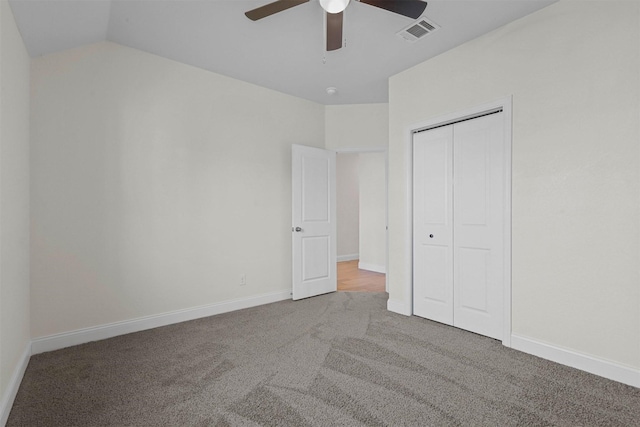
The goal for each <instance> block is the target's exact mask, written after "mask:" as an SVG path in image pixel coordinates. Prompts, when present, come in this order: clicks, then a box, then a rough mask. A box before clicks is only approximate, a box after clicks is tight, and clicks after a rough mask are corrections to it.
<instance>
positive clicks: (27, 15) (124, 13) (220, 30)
mask: <svg viewBox="0 0 640 427" xmlns="http://www.w3.org/2000/svg"><path fill="white" fill-rule="evenodd" d="M9 1H10V4H11V7H12V9H13V13H14V15H15V18H16V21H17V23H18V27H19V29H20V32H21V34H22V37H23V39H24V41H25V44H26V46H27V49H28V51H29V54H30V55H31V56H32V57H36V56H40V55H46V54H49V53H53V52H58V51H61V50H64V49H69V48H73V47H77V46H81V45H85V44H90V43H95V42H99V41H104V40H108V41H112V42H116V43H119V44H122V45H125V46H130V47H133V48H136V49H140V50H143V51H146V52H150V53H154V54H157V55H160V56H163V57H166V58H170V59H173V60H175V61H179V62H183V63H185V64H190V65H193V66H196V67H200V68H204V69H207V70H211V71H214V72H216V73H220V74H224V75H227V76H230V77H234V78H237V79H240V80H244V81H247V82H250V83H254V84H257V85H260V86H264V87H267V88H271V89H275V90H278V91H280V92H284V93H288V94H291V95H294V96H298V97H301V98H305V99H309V100H311V101H315V102H318V103H321V104H360V103H375V102H387V101H388V95H387V88H388V84H387V83H388V78H389V77H390V76H392V75H394V74H396V73H398V72H400V71H403V70H405V69H407V68H409V67H411V66H413V65H416V64H418V63H421V62H423V61H425V60H427V59H429V58H431V57H433V56H436V55H438V54H440V53H442V52H444V51H446V50H449V49H451V48H453V47H455V46H458V45H460V44H462V43H464V42H466V41H468V40H471V39H473V38H475V37H478V36H480V35H482V34H484V33H487V32H489V31H491V30H493V29H495V28H498V27H500V26H502V25H504V24H506V23H508V22H511V21H513V20H516V19H518V18H521V17H523V16H525V15H527V14H529V13H531V12H534V11H536V10H538V9H541V8H543V7H545V6H547V5H549V4H551V3H553V2H554V1H556V0H432V1H429V2H428V3H429V4H428V6H427V9H426V11H425V13H424V16H427V17H428V18H429V19H430V20H432V21H434V22H435V23H437V24H438V25H439V26H440V27H441V28H440V29H439V30H437V31H435V32H434V33H433V34H430V35H428V36H426V37H424V38H423V39H421V40H419V41H417V42H416V43H409V42H407V41H404V40H403V39H401V38H400V37H398V36H397V35H396V33H397V32H398V31H399V30H401V29H403V28H405V27H407V26H408V25H410V24H412V23H413V22H415V21H414V20H412V19H410V18H406V17H404V16H401V15H397V14H394V13H390V12H387V11H385V10H382V9H379V8H375V7H372V6H369V5H366V4H362V3H359V2H357V1H355V0H354V1H352V2H351V4H350V5H349V7H348V8H347V10H346V11H345V21H344V26H345V28H344V36H345V38H346V43H347V45H346V47H343V48H342V49H340V50H338V51H335V52H325V51H324V28H323V25H324V23H323V11H322V9H321V7H320V5H319V3H318V2H317V1H316V0H311V1H310V2H309V3H306V4H303V5H300V6H297V7H294V8H292V9H289V10H286V11H284V12H281V13H278V14H276V15H272V16H270V17H267V18H264V19H262V20H259V21H256V22H254V21H251V20H249V19H248V18H246V17H245V16H244V12H245V11H247V10H250V9H254V8H256V7H259V6H262V5H264V4H267V3H270V1H271V0H9ZM329 86H334V87H336V88H337V89H338V93H337V94H336V95H333V96H329V95H328V94H327V93H326V88H327V87H329Z"/></svg>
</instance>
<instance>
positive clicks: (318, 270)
mask: <svg viewBox="0 0 640 427" xmlns="http://www.w3.org/2000/svg"><path fill="white" fill-rule="evenodd" d="M330 243H331V242H330V239H329V237H328V236H317V237H302V254H303V255H302V259H303V264H302V281H303V282H308V281H310V280H319V279H327V278H329V274H330V273H331V269H330V265H329V257H330V255H331V245H330Z"/></svg>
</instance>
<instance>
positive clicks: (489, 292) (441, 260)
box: [413, 113, 506, 339]
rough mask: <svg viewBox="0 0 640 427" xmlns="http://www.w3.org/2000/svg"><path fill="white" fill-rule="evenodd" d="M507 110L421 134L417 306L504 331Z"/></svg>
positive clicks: (425, 312) (417, 140)
mask: <svg viewBox="0 0 640 427" xmlns="http://www.w3.org/2000/svg"><path fill="white" fill-rule="evenodd" d="M504 152H505V149H504V135H503V118H502V114H501V113H496V114H492V115H489V116H485V117H480V118H477V119H473V120H468V121H464V122H460V123H456V124H453V125H448V126H444V127H440V128H435V129H432V130H429V131H425V132H420V133H417V134H415V135H414V137H413V313H414V314H416V315H418V316H421V317H425V318H428V319H431V320H435V321H438V322H442V323H446V324H448V325H453V326H456V327H459V328H462V329H466V330H469V331H472V332H476V333H479V334H482V335H486V336H489V337H492V338H497V339H501V338H502V318H503V298H502V293H503V287H504V280H505V279H504V268H505V266H504V253H503V252H504V232H505V230H504V215H505V204H504V203H505V202H504V200H505V191H506V190H505V188H506V187H505V185H506V183H505V159H504Z"/></svg>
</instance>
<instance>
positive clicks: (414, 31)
mask: <svg viewBox="0 0 640 427" xmlns="http://www.w3.org/2000/svg"><path fill="white" fill-rule="evenodd" d="M438 28H440V26H439V25H438V24H436V23H434V22H433V21H431V20H429V19H427V18H426V17H424V16H423V17H421V18H419V19H418V20H417V21H416V22H414V23H413V24H411V25H409V26H408V27H407V28H404V29H403V30H402V31H399V32H398V33H396V34H397V35H399V36H400V37H402V38H403V39H405V40H406V41H409V42H415V41H418V40H420V39H421V38H423V37H424V36H426V35H428V34H431V33H433V32H434V31H436V30H437V29H438Z"/></svg>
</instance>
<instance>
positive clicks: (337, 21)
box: [326, 12, 344, 51]
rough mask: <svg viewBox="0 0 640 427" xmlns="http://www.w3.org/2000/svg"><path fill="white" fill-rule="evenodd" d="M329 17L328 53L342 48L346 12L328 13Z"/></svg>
mask: <svg viewBox="0 0 640 427" xmlns="http://www.w3.org/2000/svg"><path fill="white" fill-rule="evenodd" d="M326 15H327V51H330V50H338V49H340V48H341V47H342V18H343V16H344V12H340V13H328V12H327V13H326Z"/></svg>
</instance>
